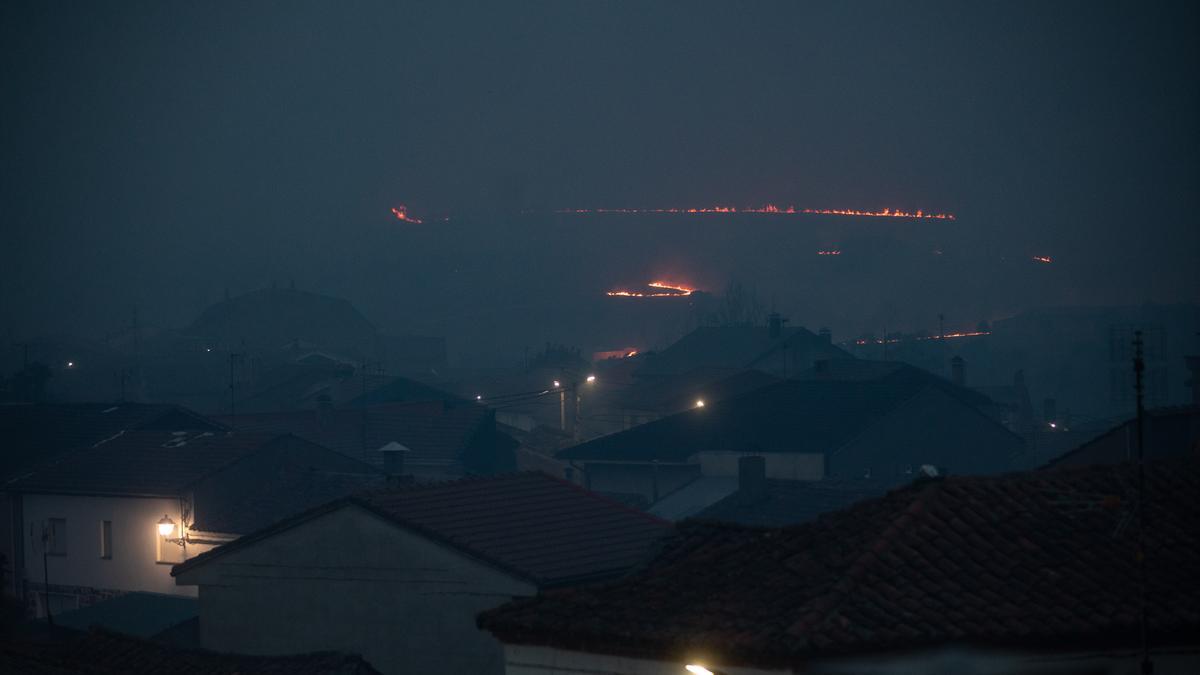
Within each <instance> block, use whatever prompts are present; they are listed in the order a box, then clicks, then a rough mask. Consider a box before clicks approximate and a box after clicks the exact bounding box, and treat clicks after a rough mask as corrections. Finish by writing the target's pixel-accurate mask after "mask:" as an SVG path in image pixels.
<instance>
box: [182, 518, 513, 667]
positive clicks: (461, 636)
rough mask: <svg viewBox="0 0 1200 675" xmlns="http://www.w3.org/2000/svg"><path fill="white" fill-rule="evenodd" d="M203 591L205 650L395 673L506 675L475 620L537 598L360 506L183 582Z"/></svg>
mask: <svg viewBox="0 0 1200 675" xmlns="http://www.w3.org/2000/svg"><path fill="white" fill-rule="evenodd" d="M178 581H179V583H181V584H196V585H199V587H200V640H201V644H202V645H203V646H204V647H206V648H208V649H214V650H218V651H233V652H241V653H248V654H288V653H298V652H311V651H314V650H340V651H347V652H354V653H358V654H361V655H362V656H363V657H365V658H366V659H367V661H368V662H370V663H371V664H372V665H373V666H374V667H376V668H378V669H379V670H380V671H382V672H384V673H396V674H400V673H447V674H449V673H497V674H498V673H502V672H503V669H504V655H503V649H502V647H501V645H500V643H499V642H497V641H496V640H495V639H494V638H492V637H491V635H490V634H488V633H485V632H482V631H480V630H479V629H478V628H477V627H476V626H475V616H476V615H477V614H478V613H479V612H480V611H483V610H485V609H489V608H492V607H496V606H498V605H501V604H503V603H504V602H507V601H508V600H510V599H512V598H513V597H517V596H529V595H533V594H535V593H536V588H535V587H534V586H533V585H532V584H529V583H526V582H524V581H520V580H517V579H515V578H513V577H510V576H509V575H507V574H505V573H502V572H499V571H498V570H496V569H495V568H492V567H490V566H487V565H484V564H482V563H480V562H477V561H475V560H473V559H471V558H468V557H466V556H464V555H462V554H460V553H458V552H457V551H456V550H454V549H452V548H448V547H446V546H443V545H441V544H439V543H436V542H434V541H432V540H430V539H427V538H425V537H423V536H420V535H417V534H414V533H412V532H409V531H408V530H404V529H401V528H400V527H398V526H397V525H395V524H393V523H391V522H389V521H386V520H384V519H382V518H380V517H378V516H376V515H375V514H373V513H370V512H368V511H366V510H364V509H360V508H358V507H354V506H347V507H344V508H341V509H339V510H336V511H333V512H331V513H328V514H324V515H322V516H319V517H317V518H314V519H313V520H310V521H307V522H304V523H301V524H299V525H297V526H296V527H293V528H292V529H289V530H285V531H282V532H279V533H276V534H274V535H272V536H270V537H267V538H265V539H263V540H260V541H258V542H254V543H252V544H249V545H247V546H245V547H244V548H241V549H238V550H234V551H230V552H229V553H227V554H225V555H223V556H222V557H220V558H216V559H214V560H213V561H211V562H209V563H207V564H204V565H201V566H199V567H197V568H195V569H192V570H187V571H185V572H183V573H182V574H180V577H179V579H178Z"/></svg>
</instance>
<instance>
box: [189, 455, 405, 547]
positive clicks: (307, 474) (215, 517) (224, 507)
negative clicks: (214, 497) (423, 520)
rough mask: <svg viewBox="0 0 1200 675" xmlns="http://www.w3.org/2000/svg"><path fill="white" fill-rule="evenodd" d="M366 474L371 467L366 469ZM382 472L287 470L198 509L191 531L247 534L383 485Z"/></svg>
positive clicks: (383, 476)
mask: <svg viewBox="0 0 1200 675" xmlns="http://www.w3.org/2000/svg"><path fill="white" fill-rule="evenodd" d="M363 469H364V471H366V470H368V469H369V467H367V466H365V465H364V466H363ZM386 480H387V477H386V476H385V475H384V474H383V473H382V472H374V473H338V472H332V471H322V470H320V469H316V468H311V467H285V468H283V469H281V470H279V471H278V472H276V473H274V474H272V475H271V476H269V477H267V476H264V477H263V478H262V480H261V481H260V482H259V483H258V484H257V485H256V487H255V489H253V490H250V491H248V492H246V493H243V494H239V495H231V496H230V498H227V499H222V500H219V502H218V503H214V504H206V505H204V506H207V507H208V508H203V509H198V510H197V513H196V522H195V523H193V524H192V526H191V529H192V530H199V531H202V532H220V533H226V534H246V533H249V532H254V531H256V530H260V529H262V528H264V527H266V526H268V525H271V524H272V523H275V522H277V521H278V520H280V519H282V518H286V517H288V516H292V515H295V514H297V513H302V512H304V511H307V510H309V509H311V508H313V507H315V506H320V505H321V504H326V503H328V502H331V501H334V500H335V499H339V498H341V497H346V496H348V495H351V494H354V493H356V492H362V491H363V490H367V489H370V488H373V487H377V486H379V485H381V484H383V483H384V482H385V481H386Z"/></svg>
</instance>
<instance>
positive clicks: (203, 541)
mask: <svg viewBox="0 0 1200 675" xmlns="http://www.w3.org/2000/svg"><path fill="white" fill-rule="evenodd" d="M382 479H383V475H382V473H381V472H379V471H378V470H377V469H375V468H373V467H370V466H368V465H365V464H363V463H362V462H359V461H357V460H354V459H352V458H349V457H346V456H344V455H341V454H339V453H336V452H333V451H331V450H328V449H326V448H323V447H321V446H318V445H316V444H314V443H311V442H309V441H305V440H303V439H300V438H297V437H295V436H289V435H280V434H254V433H245V432H225V431H218V432H212V431H204V432H196V431H130V432H124V433H120V432H119V433H117V434H116V435H114V437H112V438H109V439H105V440H103V441H100V442H98V443H95V444H93V445H91V446H88V447H85V448H80V449H77V450H74V451H71V452H68V453H66V454H63V455H61V456H60V457H59V458H58V459H57V460H55V461H53V462H51V463H49V464H47V465H44V466H40V467H38V468H37V469H35V470H33V471H31V472H29V473H27V474H25V475H23V476H19V477H17V478H14V479H12V480H10V481H8V482H7V483H6V484H5V485H4V490H5V491H6V492H7V493H8V494H9V495H10V498H11V499H12V500H13V505H14V528H13V533H12V534H13V537H12V542H11V546H12V547H13V549H14V550H15V551H16V552H17V555H16V556H15V563H16V564H15V570H14V573H15V576H16V579H17V580H18V583H23V585H24V588H25V589H26V592H25V593H24V596H25V599H26V604H27V606H28V607H29V609H30V610H31V613H33V614H35V615H36V616H45V615H46V612H47V611H50V612H52V613H61V612H64V611H68V610H71V609H76V608H78V607H83V606H88V605H91V604H94V603H95V602H98V601H100V600H104V599H107V598H111V597H114V596H117V595H121V594H122V593H125V592H128V591H148V592H154V593H172V594H182V595H195V590H194V589H188V588H179V587H177V586H176V585H175V584H174V583H173V580H172V579H171V576H170V565H172V564H175V563H178V562H181V561H183V560H186V559H188V558H190V557H192V556H195V555H197V554H198V553H200V552H203V551H206V550H209V549H211V548H212V547H213V546H216V545H219V544H221V543H223V542H226V541H230V540H232V539H234V538H236V537H237V536H238V535H241V534H245V533H246V532H251V531H253V530H255V529H258V528H259V527H262V526H263V525H265V524H267V523H269V522H273V521H274V520H277V519H279V518H282V517H285V516H287V515H291V514H292V513H295V512H296V511H299V510H303V509H306V508H308V507H311V506H313V505H314V504H317V503H321V502H324V501H327V500H329V499H333V498H336V497H340V496H342V495H344V494H346V492H351V491H357V490H361V489H363V488H364V487H366V486H369V485H371V484H374V483H377V482H379V481H381V480H382Z"/></svg>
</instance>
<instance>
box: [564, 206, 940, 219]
mask: <svg viewBox="0 0 1200 675" xmlns="http://www.w3.org/2000/svg"><path fill="white" fill-rule="evenodd" d="M555 213H570V214H589V213H627V214H650V213H764V214H771V215H822V216H867V217H871V218H911V219H917V220H954V214H952V213H927V212H925V211H923V210H917V211H904V210H902V209H892V208H887V209H883V210H881V211H862V210H859V209H798V208H796V207H795V206H776V205H775V204H766V205H765V206H759V207H745V208H743V207H737V206H702V207H690V208H659V209H604V208H602V209H559V210H557V211H555Z"/></svg>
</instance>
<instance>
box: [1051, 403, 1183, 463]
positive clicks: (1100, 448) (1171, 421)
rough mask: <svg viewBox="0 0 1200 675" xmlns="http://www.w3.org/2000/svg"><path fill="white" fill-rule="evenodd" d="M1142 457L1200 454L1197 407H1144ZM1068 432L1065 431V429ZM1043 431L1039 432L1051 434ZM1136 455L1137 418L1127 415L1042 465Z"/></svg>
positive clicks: (1125, 458) (1116, 459)
mask: <svg viewBox="0 0 1200 675" xmlns="http://www.w3.org/2000/svg"><path fill="white" fill-rule="evenodd" d="M1144 426H1145V429H1144V432H1145V447H1146V458H1147V459H1157V458H1161V457H1170V456H1172V455H1187V454H1189V453H1190V454H1191V455H1192V456H1193V457H1196V456H1200V440H1196V430H1197V429H1200V408H1198V407H1196V406H1179V407H1172V408H1158V409H1154V410H1147V411H1146V419H1145V422H1144ZM1067 433H1069V432H1067ZM1054 435H1055V434H1054V433H1045V432H1043V434H1042V436H1043V437H1046V436H1049V437H1053V436H1054ZM1136 456H1137V420H1136V419H1130V420H1125V421H1124V422H1121V423H1120V424H1117V425H1116V426H1114V427H1112V428H1111V429H1108V430H1107V431H1105V432H1103V433H1101V434H1098V435H1093V436H1092V438H1090V439H1089V440H1088V441H1087V442H1085V443H1082V444H1080V445H1079V446H1077V447H1075V448H1074V449H1073V450H1070V451H1068V452H1065V453H1063V454H1062V455H1060V456H1058V457H1056V458H1054V459H1052V460H1050V461H1049V462H1047V463H1046V468H1062V467H1071V466H1089V465H1092V464H1118V463H1120V462H1125V461H1128V460H1130V459H1131V458H1133V457H1136Z"/></svg>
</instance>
